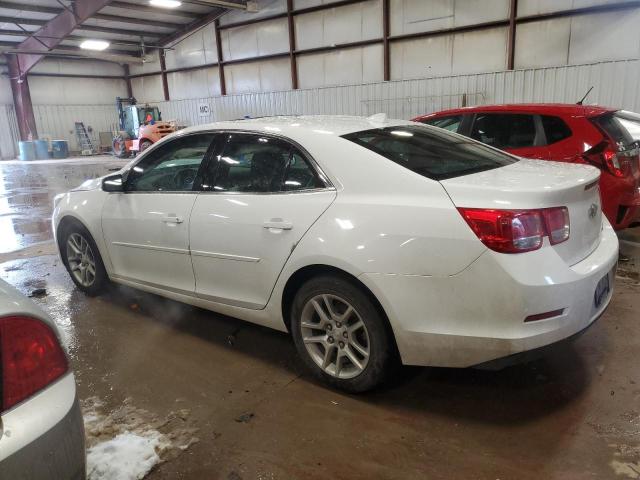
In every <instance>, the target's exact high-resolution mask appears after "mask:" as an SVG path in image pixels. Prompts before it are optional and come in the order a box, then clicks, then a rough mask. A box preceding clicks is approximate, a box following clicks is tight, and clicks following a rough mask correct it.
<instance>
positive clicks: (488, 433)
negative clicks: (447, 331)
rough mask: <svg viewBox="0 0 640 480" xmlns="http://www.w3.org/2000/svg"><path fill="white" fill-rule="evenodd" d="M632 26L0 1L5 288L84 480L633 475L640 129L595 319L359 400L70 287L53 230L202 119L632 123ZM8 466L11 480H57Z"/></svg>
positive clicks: (282, 339) (282, 349)
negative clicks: (19, 307) (500, 117)
mask: <svg viewBox="0 0 640 480" xmlns="http://www.w3.org/2000/svg"><path fill="white" fill-rule="evenodd" d="M639 23H640V1H638V0H253V1H252V0H181V1H179V0H150V1H149V0H10V1H5V0H0V279H1V280H3V281H4V282H6V283H7V284H9V285H11V286H13V287H15V288H16V289H17V290H18V292H19V293H20V294H23V295H25V296H27V297H31V300H32V301H33V302H35V304H36V305H37V306H38V307H39V308H41V309H42V310H43V311H44V312H45V313H46V315H48V316H50V317H51V318H52V319H53V322H54V323H55V328H57V330H58V331H59V337H60V339H61V342H62V344H63V346H64V348H65V351H66V354H67V356H68V358H69V364H70V368H71V369H72V370H73V372H74V375H75V382H76V385H77V387H76V388H77V397H76V398H77V402H78V405H79V408H81V411H82V415H83V417H84V420H83V422H82V425H83V431H84V436H85V441H86V460H85V461H86V463H85V464H83V467H82V468H83V469H86V478H88V479H92V480H98V479H123V480H128V479H136V478H137V479H140V478H148V479H150V480H159V479H169V478H172V479H173V478H183V479H203V478H211V479H225V480H249V479H298V478H307V479H325V478H339V479H342V478H344V479H378V478H379V479H414V478H415V479H425V478H428V479H431V478H433V479H435V478H478V479H498V478H499V479H503V480H504V479H510V478H517V479H534V478H535V479H539V478H549V479H569V478H576V479H578V478H602V479H605V478H611V479H615V478H620V479H638V478H640V410H639V408H638V405H640V403H639V402H640V386H639V385H640V373H639V372H640V369H639V368H638V366H639V365H638V364H637V363H636V361H637V360H635V358H636V357H635V353H636V352H637V350H638V348H639V347H640V326H639V323H638V318H639V316H638V311H639V310H640V295H639V294H640V183H638V182H640V180H638V179H639V178H640V157H639V156H638V151H637V149H638V147H639V146H640V142H639V141H640V120H638V123H637V131H631V130H629V131H630V134H631V136H634V135H635V134H637V135H639V136H638V138H635V137H634V138H633V140H634V145H635V147H634V148H635V149H636V150H635V154H634V155H635V157H633V158H632V159H631V160H629V162H635V163H633V164H632V163H630V164H629V165H632V166H630V167H629V169H630V170H629V171H630V172H632V173H629V179H630V180H629V181H630V182H631V183H630V184H629V185H631V187H630V188H631V189H632V193H630V194H629V195H631V196H632V197H633V199H632V200H630V202H631V203H632V204H633V208H636V209H637V210H638V215H637V217H636V218H630V217H631V216H632V213H631V211H635V210H633V208H631V207H624V208H625V210H620V209H618V210H617V212H618V213H617V218H616V221H618V222H622V219H623V218H624V219H625V223H624V227H621V226H617V225H616V226H615V229H616V232H615V234H616V236H617V238H618V241H619V255H618V256H616V262H617V273H616V272H615V271H614V274H613V275H614V277H612V282H613V283H614V284H615V285H614V284H613V283H612V285H611V291H612V292H613V293H612V294H611V300H610V304H609V307H608V309H607V310H606V311H603V312H601V313H600V315H601V318H599V320H598V322H597V323H596V322H594V325H593V327H592V328H589V330H588V331H586V332H585V333H584V335H581V336H579V338H575V339H573V340H572V341H571V342H569V343H563V342H561V343H562V345H560V344H558V345H557V346H555V345H554V347H557V348H552V349H549V350H548V351H545V354H544V355H543V356H542V357H540V358H534V359H532V360H531V361H529V360H527V361H523V362H518V363H516V364H514V365H509V366H506V367H502V366H501V367H500V368H497V367H496V368H493V367H491V368H448V367H446V366H441V365H440V364H437V362H436V364H435V365H436V366H417V365H416V363H413V364H406V365H405V366H402V367H399V368H398V370H397V371H396V373H395V375H394V376H393V378H392V379H391V380H390V381H388V382H386V383H385V384H384V385H382V386H380V387H379V388H375V389H373V390H372V391H370V392H365V393H357V394H356V393H347V392H344V391H341V390H340V389H339V388H338V389H336V388H332V387H328V386H326V385H324V384H323V383H322V382H321V381H318V380H317V379H315V378H314V377H313V375H310V374H309V372H308V370H307V369H306V368H305V366H304V365H303V363H302V362H301V361H300V359H299V357H298V356H297V353H296V348H295V347H294V344H293V342H292V341H291V338H290V336H289V335H288V334H287V333H285V332H280V331H276V330H273V329H270V328H266V327H265V326H264V325H256V323H258V322H253V323H248V322H244V321H242V320H239V319H237V318H234V315H233V314H231V313H224V314H223V313H214V312H212V311H209V310H207V309H206V307H205V308H199V307H200V305H195V304H191V305H187V304H186V303H181V302H180V301H177V300H176V298H175V295H174V297H171V296H169V298H167V296H166V295H164V296H163V295H158V294H156V293H153V292H152V291H149V290H147V291H143V290H140V289H137V288H133V287H132V286H131V285H125V284H122V283H121V282H120V283H118V282H115V283H114V284H113V286H112V287H110V289H109V291H108V292H107V293H105V294H101V295H98V296H87V295H85V294H84V293H83V292H82V291H80V290H79V289H78V288H77V286H76V285H77V283H76V284H74V281H72V279H71V278H70V275H69V273H68V272H67V269H68V268H69V267H68V265H66V264H65V261H66V260H64V259H63V258H62V257H61V256H60V251H61V250H59V249H60V248H62V247H60V244H59V242H60V240H59V237H60V233H59V231H58V230H56V228H57V227H56V225H57V224H56V220H55V219H54V221H53V223H52V214H53V212H54V207H56V208H57V205H58V204H57V203H56V202H57V201H58V200H56V199H59V198H62V197H60V196H61V195H62V194H66V192H68V191H70V190H72V189H75V188H76V187H78V186H80V185H85V186H86V185H88V184H89V183H90V180H92V179H97V178H102V177H105V176H110V175H113V174H117V172H122V171H124V170H126V169H127V168H128V167H127V166H133V165H135V162H136V161H138V159H140V158H142V159H144V158H145V157H144V150H146V149H147V148H153V149H156V147H154V146H153V144H154V143H155V142H156V141H160V140H161V138H163V137H164V136H165V135H167V134H169V135H170V136H171V135H174V136H175V135H178V136H179V135H180V131H182V130H183V129H185V128H190V127H198V126H206V125H209V124H214V123H215V122H227V121H236V120H237V121H239V122H242V121H251V120H252V119H263V120H264V121H266V122H268V121H269V120H268V119H269V118H271V117H280V116H284V117H285V118H287V119H290V120H288V121H289V122H291V121H296V120H295V119H296V118H299V117H298V116H315V115H327V116H331V117H328V118H334V119H335V118H337V117H334V116H357V117H361V118H367V119H372V118H373V119H376V120H375V121H376V122H377V121H378V120H377V119H379V118H383V119H385V120H383V121H386V119H387V118H389V119H398V120H403V121H404V120H412V119H415V118H417V117H421V116H426V117H425V118H429V117H428V116H429V115H431V114H435V113H436V112H443V111H448V110H452V111H455V112H458V113H457V114H460V115H462V114H463V113H461V112H464V111H465V110H460V109H466V108H468V107H469V108H472V107H477V108H480V107H483V106H495V105H513V104H518V105H519V104H526V105H543V104H549V105H552V106H553V105H556V104H566V105H572V106H576V104H579V106H580V107H582V106H587V107H588V108H592V107H593V108H600V107H604V108H607V109H609V110H607V111H608V112H632V113H630V115H636V114H635V113H633V112H638V113H640V29H639V28H638V24H639ZM87 42H89V43H88V44H87ZM91 42H93V45H92V44H91ZM551 108H554V107H551ZM478 112H479V113H474V114H473V115H480V114H481V111H478ZM132 115H133V117H132ZM380 115H382V116H380ZM541 115H545V114H544V113H542V114H541ZM612 115H614V114H613V113H612ZM263 117H265V118H263ZM300 118H305V117H300ZM540 118H542V117H540ZM625 118H626V117H625ZM629 118H632V117H629ZM633 118H635V117H633ZM638 118H639V119H640V117H638ZM243 119H244V120H243ZM291 119H293V120H291ZM371 121H373V120H371ZM225 125H228V124H225ZM256 125H258V124H256ZM274 125H278V124H277V123H274ZM624 125H627V124H626V123H624ZM203 128H205V127H203ZM211 128H214V127H211ZM225 128H229V127H225ZM265 128H266V129H269V128H271V129H272V130H273V129H275V130H278V129H277V128H276V127H265ZM460 128H462V127H460ZM539 128H542V127H539ZM163 129H166V130H163ZM147 131H148V132H150V133H148V134H147V133H146V132H147ZM189 131H191V130H189ZM454 131H455V130H454ZM272 133H273V132H272ZM323 133H329V134H331V133H332V132H323ZM458 133H463V132H462V131H458ZM574 133H576V131H575V130H574ZM168 138H170V137H168ZM262 140H263V139H261V141H262ZM536 141H537V140H536ZM265 142H266V140H265ZM636 142H637V143H636ZM490 145H491V146H495V145H492V144H490ZM585 146H586V143H585ZM303 147H305V148H306V146H304V145H303ZM590 147H591V146H589V148H590ZM158 148H160V147H159V146H158ZM327 148H329V147H327ZM585 149H586V150H588V149H587V148H586V147H585ZM310 151H312V150H311V149H310ZM588 151H589V152H590V151H591V150H588ZM512 153H514V154H515V155H521V156H527V154H526V153H520V152H517V151H516V152H512ZM531 158H537V159H543V160H549V159H551V160H557V159H555V158H549V156H546V157H545V156H544V155H543V156H535V155H531ZM581 158H582V157H581ZM344 160H347V159H344ZM582 163H584V162H582ZM133 168H134V169H135V167H133ZM608 168H610V167H608ZM602 172H603V173H602V176H604V175H605V174H606V175H608V173H606V172H607V171H606V168H605V167H603V171H602ZM558 175H559V176H561V174H558ZM622 175H623V174H620V176H622ZM634 175H635V177H634ZM365 176H366V175H365ZM633 178H635V180H633ZM123 181H126V177H125V178H124V180H123ZM634 181H635V182H636V183H635V184H633V182H634ZM88 182H89V183H88ZM362 182H363V183H366V178H364V176H363V178H362ZM333 183H334V184H336V185H337V182H333ZM632 184H633V185H632ZM601 185H602V184H601ZM396 188H397V190H398V191H402V190H403V188H404V187H403V185H397V186H396ZM531 188H533V187H531ZM544 188H547V187H544ZM549 188H551V187H549ZM601 188H603V187H602V186H601ZM337 190H338V198H340V197H339V195H340V187H338V188H337ZM509 190H510V187H506V188H505V190H504V191H509ZM585 190H586V187H585ZM602 191H608V190H602ZM192 193H193V192H192ZM196 193H197V192H196ZM268 196H269V195H264V197H268ZM92 198H93V197H92ZM238 198H240V197H238ZM600 199H601V203H602V204H603V209H604V202H605V198H604V197H603V196H602V192H601V196H600ZM91 201H93V200H91ZM230 201H231V200H230ZM237 201H239V200H237ZM388 201H389V200H388V199H386V200H385V197H384V196H381V197H380V200H379V202H380V204H381V205H385V202H388ZM85 202H86V200H85ZM63 203H64V202H63ZM290 208H291V210H293V209H294V207H293V206H292V207H290ZM535 208H541V207H539V206H536V207H535ZM628 208H631V210H626V209H628ZM158 209H160V207H158ZM194 211H195V210H194ZM220 212H222V210H221V211H220ZM220 212H218V213H220ZM621 212H622V213H621ZM151 213H153V212H151ZM605 213H606V212H605ZM211 215H216V214H215V213H212V214H211ZM594 215H595V213H594ZM603 215H604V214H603ZM174 216H175V215H174ZM614 216H615V215H614ZM280 220H282V219H280ZM338 220H339V219H338ZM609 221H611V223H614V222H613V221H612V220H611V218H609ZM181 222H182V220H179V221H178V223H181ZM605 223H606V224H607V225H608V223H607V222H605ZM102 225H103V224H101V226H100V227H99V228H100V229H101V228H102ZM127 225H134V226H133V228H134V229H135V228H137V227H136V225H137V224H136V223H131V224H127ZM140 225H142V223H140ZM178 226H179V225H178ZM341 227H342V228H343V229H348V227H345V226H344V225H343V224H341ZM609 227H610V226H609ZM140 228H142V227H140ZM285 228H290V227H285ZM309 228H310V226H309ZM349 228H352V227H349ZM603 229H604V227H603ZM575 232H579V230H578V229H577V228H576V230H575ZM56 234H57V235H58V238H57V239H56V238H54V236H55V235H56ZM576 234H577V233H576ZM380 235H383V234H380ZM437 235H438V236H440V235H442V236H443V238H444V237H445V236H446V233H442V232H438V233H437ZM321 241H324V240H321ZM585 241H586V240H585ZM238 242H240V239H238ZM296 245H297V244H296ZM188 248H189V249H190V248H191V247H188ZM294 248H295V246H292V248H291V252H293V250H294ZM358 248H360V247H358ZM362 248H363V249H364V246H363V247H362ZM221 255H222V254H221ZM521 255H528V254H526V253H523V254H521ZM65 258H66V257H65ZM196 258H197V257H193V262H195V261H196V260H195V259H196ZM247 258H249V257H247ZM83 261H84V260H83ZM243 261H247V262H251V261H253V260H251V259H250V258H249V260H246V259H245V260H243ZM255 261H256V262H258V261H259V260H258V259H255ZM170 265H171V264H170V263H169V262H168V261H167V263H166V266H164V267H162V265H161V267H160V268H165V269H166V270H167V274H169V275H171V274H174V273H175V274H176V275H177V273H176V272H172V271H171V268H172V267H171V266H170ZM65 267H67V268H65ZM427 276H428V275H427ZM452 276H455V275H452ZM246 281H247V282H250V280H246ZM553 285H554V281H551V280H549V282H548V285H547V286H549V287H550V288H551V287H552V286H553ZM496 288H497V287H496ZM274 291H277V288H276V289H275V290H274ZM608 292H609V287H608V286H607V293H608ZM2 293H3V289H2V285H0V294H2ZM467 293H469V292H466V293H465V292H463V291H461V292H460V295H461V296H464V295H466V294H467ZM174 294H175V292H174ZM575 295H577V293H576V294H575ZM590 295H591V294H590ZM596 297H597V294H596ZM500 298H501V299H502V300H501V301H504V298H503V297H500ZM1 300H2V297H1V295H0V306H1ZM497 301H498V300H496V302H497ZM598 302H599V299H598V298H596V304H598V305H599V303H598ZM382 303H383V302H380V304H381V306H380V308H381V309H382V310H384V307H383V306H382ZM283 308H284V307H283ZM549 309H550V308H549ZM225 312H226V311H225ZM482 313H483V312H482V309H481V308H478V314H480V315H481V314H482ZM530 313H535V314H538V312H530ZM3 314H4V313H3V310H2V309H1V308H0V320H1V317H2V316H3ZM533 316H535V315H533ZM527 318H529V317H527ZM541 318H542V317H541ZM267 326H268V325H267ZM2 331H3V330H2V324H1V323H0V353H1V349H2V345H3V343H2V342H3V341H4V340H3V339H4V338H6V337H7V335H8V334H4V337H3V334H2ZM468 335H469V336H473V334H472V333H468ZM345 336H346V333H345ZM443 342H446V340H443ZM5 348H6V347H5ZM449 348H452V347H449ZM496 348H497V347H496ZM513 353H516V352H515V351H514V352H513ZM1 358H2V355H0V359H1ZM338 363H339V362H338ZM405 363H407V362H405ZM0 366H1V365H0ZM5 368H8V367H5ZM2 372H3V369H2V368H0V374H2ZM5 390H8V387H7V386H5ZM1 393H2V382H0V394H1ZM0 396H1V395H0ZM54 404H55V401H50V402H49V405H54ZM0 406H2V403H0ZM52 408H53V407H52ZM0 413H2V417H0V418H1V419H2V420H1V421H0V477H2V478H4V477H3V475H2V472H3V463H4V464H5V468H7V469H8V470H6V471H8V472H12V473H15V472H18V473H21V472H20V471H19V470H15V468H16V467H15V464H16V458H17V456H18V455H19V453H18V452H17V453H14V454H12V455H13V460H12V455H9V456H7V457H3V455H2V448H3V447H2V445H3V436H4V437H5V442H7V439H8V437H10V434H11V431H13V432H14V434H16V433H18V432H19V431H20V428H21V425H20V424H17V425H16V424H14V425H13V427H12V428H9V425H10V423H9V420H7V418H9V417H8V416H7V418H5V414H6V412H4V411H3V409H1V408H0ZM9 413H10V411H9ZM52 415H53V414H52ZM25 418H28V417H25ZM3 422H4V428H3ZM16 430H18V432H16ZM14 436H15V435H14ZM26 443H28V442H25V444H26ZM30 455H32V454H30ZM51 455H52V457H53V454H51ZM22 458H23V460H21V461H23V462H24V459H25V458H30V457H27V456H24V455H23V457H22ZM34 458H35V457H34ZM11 462H13V463H11ZM69 462H70V460H69ZM27 463H28V462H24V471H23V472H22V473H24V477H20V476H16V477H14V478H25V479H29V480H31V479H40V478H60V479H62V478H67V477H62V476H57V474H55V473H52V472H53V470H49V473H48V475H52V476H47V474H46V473H45V474H43V473H42V470H39V468H40V467H37V468H36V467H34V466H33V465H32V466H29V465H28V464H27ZM9 468H14V470H9ZM19 468H21V467H19ZM83 471H84V470H83ZM7 478H9V477H7ZM69 478H71V477H69ZM74 478H80V477H74ZM83 478H84V477H83Z"/></svg>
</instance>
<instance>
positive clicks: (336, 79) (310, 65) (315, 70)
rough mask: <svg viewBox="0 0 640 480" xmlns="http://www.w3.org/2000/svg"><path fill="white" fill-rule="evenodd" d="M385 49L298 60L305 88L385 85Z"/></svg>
mask: <svg viewBox="0 0 640 480" xmlns="http://www.w3.org/2000/svg"><path fill="white" fill-rule="evenodd" d="M382 76H383V72H382V45H371V46H367V47H359V48H349V49H344V50H337V51H335V52H328V53H319V54H310V55H302V56H300V57H298V80H299V83H300V87H301V88H312V87H323V86H327V85H349V84H358V83H370V82H376V81H381V80H382Z"/></svg>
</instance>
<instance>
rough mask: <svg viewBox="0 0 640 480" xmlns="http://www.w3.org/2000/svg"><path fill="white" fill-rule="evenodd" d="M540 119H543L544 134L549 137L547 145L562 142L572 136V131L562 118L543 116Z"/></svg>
mask: <svg viewBox="0 0 640 480" xmlns="http://www.w3.org/2000/svg"><path fill="white" fill-rule="evenodd" d="M540 118H541V119H542V127H543V128H544V134H545V136H546V137H547V145H551V144H553V143H556V142H560V141H562V140H565V139H567V138H569V137H570V136H571V135H572V132H571V129H570V128H569V126H568V125H567V124H566V123H565V122H564V120H562V119H561V118H560V117H554V116H552V115H542V116H541V117H540Z"/></svg>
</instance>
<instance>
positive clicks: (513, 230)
mask: <svg viewBox="0 0 640 480" xmlns="http://www.w3.org/2000/svg"><path fill="white" fill-rule="evenodd" d="M458 211H459V212H460V214H461V215H462V217H463V218H464V219H465V220H466V221H467V223H468V224H469V226H470V227H471V229H472V230H473V231H474V233H475V234H476V235H477V236H478V238H479V239H480V240H481V241H482V243H484V244H485V245H486V246H487V247H489V248H490V249H491V250H494V251H496V252H500V253H523V252H530V251H532V250H537V249H539V248H540V247H541V246H542V242H543V240H544V237H545V236H547V235H548V236H549V239H550V241H551V243H553V244H556V243H560V242H564V241H565V240H567V239H568V238H569V211H568V210H567V208H566V207H557V208H546V209H542V210H496V209H482V208H458ZM552 235H553V240H552V239H551V238H552Z"/></svg>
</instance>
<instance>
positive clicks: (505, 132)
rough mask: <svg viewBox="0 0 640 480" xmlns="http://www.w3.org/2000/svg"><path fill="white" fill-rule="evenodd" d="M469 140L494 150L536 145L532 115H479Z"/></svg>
mask: <svg viewBox="0 0 640 480" xmlns="http://www.w3.org/2000/svg"><path fill="white" fill-rule="evenodd" d="M471 138H473V139H475V140H479V141H480V142H482V143H486V144H487V145H491V146H492V147H496V148H502V149H505V148H526V147H533V146H534V145H536V124H535V120H534V115H527V114H502V113H480V114H477V115H476V118H475V121H474V122H473V128H472V129H471Z"/></svg>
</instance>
